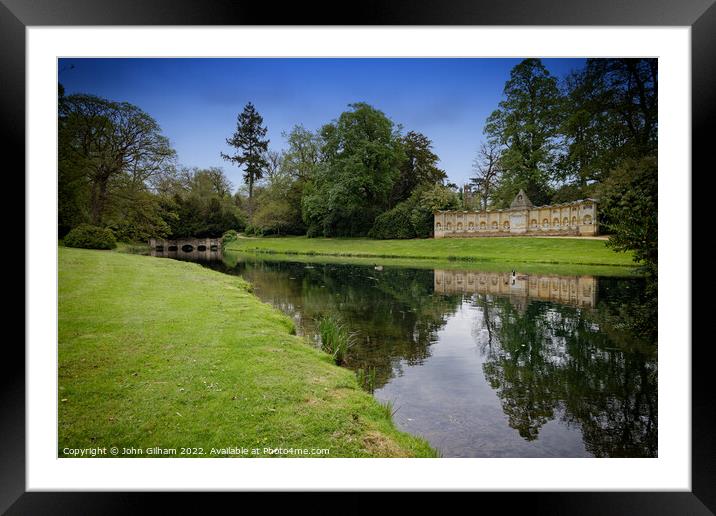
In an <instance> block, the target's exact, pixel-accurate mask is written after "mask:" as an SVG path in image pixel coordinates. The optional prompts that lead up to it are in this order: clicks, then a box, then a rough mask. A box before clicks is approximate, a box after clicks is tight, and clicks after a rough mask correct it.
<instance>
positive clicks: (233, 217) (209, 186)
mask: <svg viewBox="0 0 716 516" xmlns="http://www.w3.org/2000/svg"><path fill="white" fill-rule="evenodd" d="M160 203H161V209H162V217H163V219H164V220H165V221H167V224H168V225H169V236H170V237H171V238H186V237H197V238H204V237H219V236H221V235H223V234H224V233H225V232H226V231H228V230H230V229H233V230H235V231H241V230H242V229H243V228H244V227H245V226H246V216H245V214H244V213H243V212H242V210H241V209H240V208H239V207H238V206H236V203H235V202H234V199H233V198H232V196H231V184H230V183H229V181H228V180H227V179H226V177H225V176H224V173H223V171H222V170H221V169H218V168H213V169H196V168H195V169H183V170H181V172H180V174H179V176H178V178H177V179H176V180H175V181H174V182H173V183H171V184H167V185H165V193H164V194H163V195H162V196H161V197H160Z"/></svg>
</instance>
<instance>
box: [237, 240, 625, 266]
mask: <svg viewBox="0 0 716 516" xmlns="http://www.w3.org/2000/svg"><path fill="white" fill-rule="evenodd" d="M228 249H229V250H234V251H244V252H246V251H249V252H264V253H281V254H305V255H329V256H345V257H375V258H411V259H428V260H444V261H445V260H447V261H464V262H470V261H476V262H484V263H487V262H495V263H523V264H526V263H535V264H537V263H542V264H573V265H608V266H625V267H633V266H634V262H633V261H632V256H631V254H628V253H616V252H614V251H613V250H611V249H610V248H608V247H607V246H606V242H605V241H604V240H591V239H578V238H563V237H562V238H560V237H556V238H529V237H504V238H446V239H423V240H372V239H367V238H306V237H283V238H241V239H239V240H237V241H234V242H232V243H231V244H229V246H228Z"/></svg>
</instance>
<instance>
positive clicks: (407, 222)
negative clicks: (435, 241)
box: [368, 184, 459, 240]
mask: <svg viewBox="0 0 716 516" xmlns="http://www.w3.org/2000/svg"><path fill="white" fill-rule="evenodd" d="M458 206H459V204H458V198H457V195H456V194H455V192H454V191H453V190H451V189H450V188H448V187H446V186H442V185H440V184H435V185H423V186H421V187H418V188H416V189H415V190H414V191H413V193H412V194H411V196H410V198H408V199H407V200H405V201H403V202H401V203H400V204H398V205H397V206H396V207H395V208H393V209H392V210H388V211H386V212H385V213H382V214H381V215H379V216H378V217H377V218H376V219H375V224H373V227H372V228H371V230H370V232H369V233H368V236H369V237H370V238H376V239H381V240H385V239H408V238H428V237H430V236H432V234H433V220H434V213H435V212H436V211H438V210H453V209H457V208H458Z"/></svg>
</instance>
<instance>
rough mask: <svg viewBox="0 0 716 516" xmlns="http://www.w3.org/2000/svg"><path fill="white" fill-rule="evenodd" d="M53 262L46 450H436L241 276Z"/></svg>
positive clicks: (402, 453) (115, 260) (125, 258)
mask: <svg viewBox="0 0 716 516" xmlns="http://www.w3.org/2000/svg"><path fill="white" fill-rule="evenodd" d="M58 262H59V292H58V297H59V303H58V311H59V321H58V389H59V390H58V434H59V436H58V437H59V439H58V456H60V457H65V456H66V457H72V456H76V455H74V454H70V453H67V454H63V453H62V450H63V449H67V450H80V449H90V448H93V449H94V448H101V447H106V448H110V447H114V446H118V447H121V449H130V450H151V449H168V450H172V449H177V450H181V449H185V450H186V449H189V450H193V449H201V450H202V453H189V454H186V455H183V454H181V453H180V454H179V455H180V456H187V457H202V456H203V457H204V458H207V457H212V456H217V457H247V456H248V457H252V456H253V457H267V456H274V457H275V456H286V457H288V456H292V457H293V456H306V455H320V456H321V457H324V458H325V457H329V458H330V457H434V456H436V455H437V452H436V451H435V450H434V449H432V448H431V447H430V445H429V444H428V443H427V441H425V440H424V439H422V438H419V437H416V436H413V435H410V434H407V433H404V432H401V431H399V430H397V428H395V425H394V423H393V421H392V418H391V417H390V415H389V413H386V410H385V407H384V406H383V405H382V404H381V403H380V402H378V400H376V399H375V398H374V397H373V396H372V395H370V394H369V393H367V392H365V391H363V390H362V389H360V387H359V386H358V382H357V380H356V377H355V374H354V373H353V372H352V371H350V370H349V369H346V368H342V367H338V366H336V365H334V364H333V363H332V362H331V360H330V357H329V356H328V355H327V354H326V353H323V352H322V351H320V350H318V349H316V348H314V347H313V346H311V345H310V344H309V343H308V342H307V341H306V340H305V339H303V338H302V337H298V336H296V335H295V325H294V323H293V321H292V320H291V319H289V318H288V317H287V316H285V315H284V314H283V313H281V312H280V311H279V310H278V309H276V308H273V307H272V306H270V305H268V304H266V303H264V302H262V301H261V300H259V299H258V298H257V297H256V296H255V295H254V294H252V293H251V286H250V284H248V283H247V282H246V281H244V280H243V279H241V278H237V277H232V276H228V275H226V274H223V273H220V272H216V271H212V270H209V269H206V268H205V267H202V266H201V265H199V264H195V263H188V262H181V261H176V260H161V259H160V260H157V259H156V258H152V257H150V256H140V255H133V254H125V253H120V252H113V251H91V250H82V249H69V248H64V247H59V252H58ZM229 448H230V449H234V450H240V452H238V453H236V454H230V453H229V454H225V453H223V452H222V454H219V455H210V454H209V453H210V450H212V449H217V450H226V449H229ZM246 450H249V451H246ZM253 450H257V452H256V453H253V452H252V451H253ZM266 450H268V451H266ZM275 450H290V451H291V452H290V453H288V452H286V453H285V454H284V453H278V454H277V453H276V452H275ZM296 450H298V452H296ZM310 450H322V451H321V453H320V454H313V453H311V452H310ZM325 450H329V451H328V452H326V451H325ZM100 456H101V455H100ZM119 456H120V457H122V455H119ZM126 456H142V455H136V454H130V455H126ZM154 456H157V455H154ZM161 456H165V455H161ZM166 456H177V455H176V454H166Z"/></svg>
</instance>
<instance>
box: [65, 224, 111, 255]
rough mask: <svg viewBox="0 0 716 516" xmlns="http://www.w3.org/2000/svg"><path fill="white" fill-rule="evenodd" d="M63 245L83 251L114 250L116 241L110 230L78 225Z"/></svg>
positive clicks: (66, 237) (68, 234)
mask: <svg viewBox="0 0 716 516" xmlns="http://www.w3.org/2000/svg"><path fill="white" fill-rule="evenodd" d="M64 243H65V246H66V247H82V248H84V249H114V248H115V247H117V239H116V238H115V237H114V233H112V230H111V229H108V228H100V227H97V226H92V225H90V224H80V225H79V226H77V227H75V228H73V229H72V230H71V231H70V232H69V233H67V236H65V239H64Z"/></svg>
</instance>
